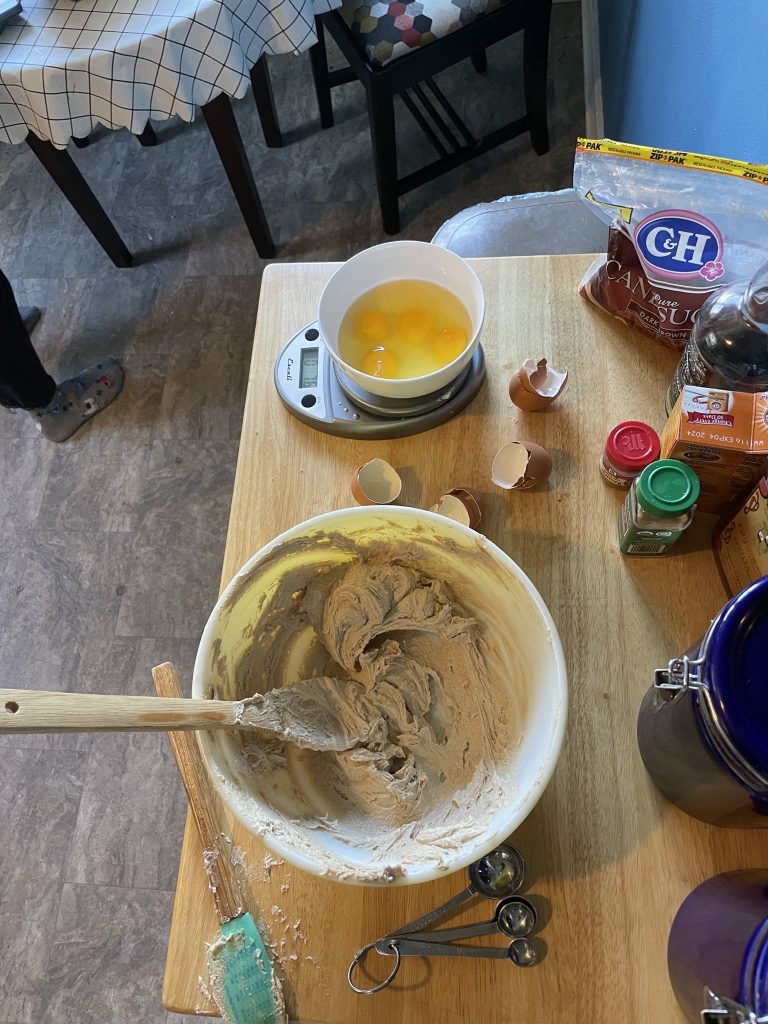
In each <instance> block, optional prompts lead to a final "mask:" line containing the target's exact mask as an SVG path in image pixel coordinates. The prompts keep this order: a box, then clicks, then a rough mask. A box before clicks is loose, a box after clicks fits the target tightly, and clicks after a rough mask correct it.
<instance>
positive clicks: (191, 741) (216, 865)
mask: <svg viewBox="0 0 768 1024" xmlns="http://www.w3.org/2000/svg"><path fill="white" fill-rule="evenodd" d="M152 678H153V679H154V681H155V689H156V690H157V695H158V697H163V698H164V700H163V703H166V701H167V702H168V703H169V704H170V703H173V704H178V703H179V701H178V699H177V698H179V697H181V685H180V684H179V677H178V675H177V674H176V669H175V667H174V666H173V665H172V664H171V663H170V662H164V663H163V664H162V665H158V666H157V667H156V668H153V669H152ZM155 703H157V701H155ZM168 740H169V741H170V744H171V749H172V750H173V753H174V756H175V758H176V764H177V765H178V766H179V771H180V772H181V778H182V780H183V782H184V788H185V789H186V791H187V796H188V797H189V806H190V808H191V809H192V814H193V815H194V818H195V822H196V824H197V830H198V832H199V833H200V839H201V840H202V843H203V850H204V851H205V853H204V856H205V857H206V871H207V872H208V883H209V888H210V890H211V892H212V893H213V901H214V903H215V904H216V913H217V914H218V915H219V921H220V922H221V923H222V924H224V922H225V921H229V920H231V919H232V918H233V917H239V916H240V914H242V912H243V908H242V905H241V901H240V899H239V896H238V891H237V882H236V880H235V877H234V872H233V870H232V866H231V860H230V858H231V855H232V851H231V849H229V848H228V846H227V844H226V843H224V842H223V841H222V839H221V836H222V833H223V831H224V829H225V828H226V827H227V825H226V819H225V818H224V817H223V814H222V809H221V802H220V800H219V797H218V794H217V793H216V792H215V791H214V788H213V782H212V781H211V774H210V772H209V771H208V765H207V764H206V763H205V760H204V759H203V755H202V753H201V752H200V746H199V744H198V742H197V737H196V736H189V735H188V734H187V733H182V732H175V733H173V732H169V733H168Z"/></svg>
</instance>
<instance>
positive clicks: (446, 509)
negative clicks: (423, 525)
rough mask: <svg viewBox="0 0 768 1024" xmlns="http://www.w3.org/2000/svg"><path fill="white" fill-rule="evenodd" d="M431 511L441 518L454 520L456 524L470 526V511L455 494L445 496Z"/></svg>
mask: <svg viewBox="0 0 768 1024" xmlns="http://www.w3.org/2000/svg"><path fill="white" fill-rule="evenodd" d="M429 511H430V512H437V514H438V515H440V516H445V517H446V518H447V519H452V520H453V521H454V523H461V524H462V525H463V526H469V509H468V508H467V506H466V505H465V504H464V502H463V501H461V499H460V498H457V497H456V496H455V495H454V494H444V495H443V496H442V498H440V500H439V501H438V502H437V503H436V504H434V505H432V506H431V508H430V510H429Z"/></svg>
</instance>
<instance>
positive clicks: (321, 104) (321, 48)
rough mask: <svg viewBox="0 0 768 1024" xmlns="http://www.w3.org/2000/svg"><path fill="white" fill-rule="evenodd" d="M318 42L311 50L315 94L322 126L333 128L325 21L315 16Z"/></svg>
mask: <svg viewBox="0 0 768 1024" xmlns="http://www.w3.org/2000/svg"><path fill="white" fill-rule="evenodd" d="M315 31H316V32H317V42H316V43H315V45H314V46H313V47H311V49H310V51H309V62H310V64H311V66H312V78H313V80H314V83H315V95H316V96H317V106H318V109H319V111H320V127H321V128H333V104H332V103H331V80H330V78H329V75H328V55H327V53H326V52H325V35H324V33H323V23H322V21H321V20H320V19H319V18H315Z"/></svg>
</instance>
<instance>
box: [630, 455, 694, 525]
mask: <svg viewBox="0 0 768 1024" xmlns="http://www.w3.org/2000/svg"><path fill="white" fill-rule="evenodd" d="M700 490H701V487H700V484H699V478H698V477H697V476H696V474H695V473H694V472H693V470H692V469H691V467H690V466H688V465H686V463H684V462H678V461H677V459H659V460H658V461H657V462H652V463H651V464H650V466H646V467H645V469H644V470H643V471H642V473H641V474H640V476H639V477H638V478H637V501H638V504H639V505H641V506H642V507H643V508H644V509H646V510H647V511H648V512H652V513H654V514H655V515H658V516H670V517H671V516H680V515H682V514H683V513H684V512H688V511H689V509H691V508H693V506H694V505H695V504H696V502H697V501H698V500H699V491H700Z"/></svg>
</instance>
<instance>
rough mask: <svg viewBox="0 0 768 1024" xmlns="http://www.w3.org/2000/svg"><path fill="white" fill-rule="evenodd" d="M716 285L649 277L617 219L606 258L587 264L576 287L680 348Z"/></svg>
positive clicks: (615, 313)
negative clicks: (683, 283)
mask: <svg viewBox="0 0 768 1024" xmlns="http://www.w3.org/2000/svg"><path fill="white" fill-rule="evenodd" d="M715 287H716V285H713V287H712V288H698V289H696V290H684V289H683V288H681V287H674V286H672V285H669V284H666V285H660V284H658V283H657V282H655V281H651V280H650V279H649V277H648V274H647V271H646V268H645V266H644V264H643V262H642V261H641V259H640V255H639V254H638V251H637V249H636V248H635V243H634V241H633V240H632V238H631V237H630V236H629V234H628V233H627V231H626V229H625V228H624V227H622V226H620V224H619V222H618V221H616V222H614V224H613V225H611V227H610V231H609V236H608V252H607V255H606V258H605V260H604V261H601V262H600V263H598V264H595V265H594V266H593V267H592V268H590V270H589V271H588V273H587V276H586V277H585V278H584V280H583V281H582V284H581V289H580V291H581V294H582V295H583V296H585V297H586V298H588V299H590V300H591V301H592V302H594V303H595V305H597V306H600V307H601V308H602V309H604V310H605V311H606V312H607V313H610V314H611V316H615V317H618V318H619V319H620V320H623V321H624V322H625V323H626V324H629V326H630V327H634V328H635V329H636V330H638V331H641V332H642V333H643V334H645V335H647V336H648V337H649V338H653V340H654V341H658V342H660V343H661V344H662V345H666V346H667V347H668V348H671V349H674V350H675V351H677V352H680V351H682V349H683V347H684V346H685V343H686V342H687V341H688V338H689V336H690V333H691V328H692V327H693V321H694V320H695V318H696V314H697V313H698V311H699V309H700V308H701V306H702V304H703V303H704V300H705V299H706V298H707V297H708V296H709V295H710V294H711V293H712V291H714V289H715Z"/></svg>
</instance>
